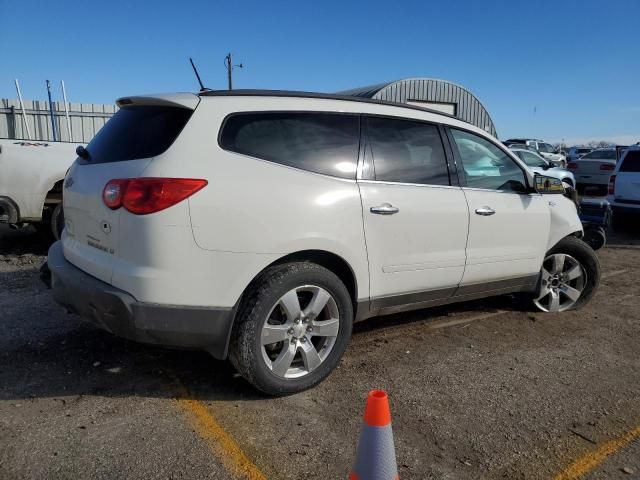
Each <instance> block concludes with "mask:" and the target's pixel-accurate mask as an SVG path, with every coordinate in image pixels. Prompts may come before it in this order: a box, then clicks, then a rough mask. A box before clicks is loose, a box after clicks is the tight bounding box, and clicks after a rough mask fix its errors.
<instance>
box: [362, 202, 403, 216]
mask: <svg viewBox="0 0 640 480" xmlns="http://www.w3.org/2000/svg"><path fill="white" fill-rule="evenodd" d="M369 211H370V212H371V213H377V214H378V215H393V214H394V213H398V212H399V211H400V209H399V208H398V207H394V206H393V205H391V204H390V203H383V204H382V205H378V206H377V207H371V208H370V209H369Z"/></svg>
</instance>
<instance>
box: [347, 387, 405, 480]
mask: <svg viewBox="0 0 640 480" xmlns="http://www.w3.org/2000/svg"><path fill="white" fill-rule="evenodd" d="M397 479H398V466H397V465H396V451H395V447H394V446H393V432H392V430H391V412H390V411H389V399H388V398H387V394H386V393H385V392H383V391H382V390H372V391H370V392H369V396H368V397H367V406H366V408H365V410H364V424H363V425H362V431H361V432H360V440H359V442H358V451H357V453H356V464H355V466H354V468H353V471H352V472H351V474H350V475H349V480H397Z"/></svg>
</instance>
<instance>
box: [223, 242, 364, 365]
mask: <svg viewBox="0 0 640 480" xmlns="http://www.w3.org/2000/svg"><path fill="white" fill-rule="evenodd" d="M291 262H311V263H315V264H317V265H320V266H321V267H324V268H326V269H327V270H329V271H330V272H333V273H334V274H335V275H336V276H337V277H338V278H339V279H340V280H341V281H342V282H343V283H344V285H345V287H347V290H348V291H349V296H350V298H351V302H352V306H353V313H354V318H355V316H356V315H357V307H358V301H357V299H358V280H357V278H356V274H355V272H354V270H353V268H352V267H351V265H350V264H349V263H348V262H347V261H346V260H345V259H344V258H342V257H341V256H340V255H337V254H336V253H333V252H329V251H327V250H313V249H310V250H300V251H297V252H293V253H289V254H287V255H284V256H282V257H280V258H278V259H277V260H274V261H273V262H271V263H270V264H269V265H267V266H266V267H264V268H263V269H262V270H260V272H258V273H257V274H256V275H255V276H254V277H253V279H252V280H251V281H250V282H249V283H248V284H247V286H246V287H245V289H244V290H243V291H242V294H241V295H240V298H239V299H238V301H237V302H236V304H235V306H234V307H233V318H232V320H231V322H230V326H229V332H228V337H227V342H226V347H225V351H224V355H223V356H222V358H226V357H227V355H228V352H229V343H230V341H231V335H232V334H233V331H234V330H235V327H236V325H237V323H238V313H239V312H240V311H241V310H242V303H243V302H244V300H245V299H246V297H247V294H248V293H249V292H250V291H251V288H252V287H253V285H254V284H255V283H256V281H257V280H258V279H260V277H261V276H262V275H263V274H264V272H265V271H267V270H268V269H269V268H271V267H273V266H275V265H282V264H284V263H291ZM217 358H220V357H217Z"/></svg>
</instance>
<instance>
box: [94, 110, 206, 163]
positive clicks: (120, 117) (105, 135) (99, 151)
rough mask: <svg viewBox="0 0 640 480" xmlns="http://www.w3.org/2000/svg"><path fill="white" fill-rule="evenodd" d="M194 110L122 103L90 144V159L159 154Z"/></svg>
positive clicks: (115, 159) (102, 159) (113, 159)
mask: <svg viewBox="0 0 640 480" xmlns="http://www.w3.org/2000/svg"><path fill="white" fill-rule="evenodd" d="M192 113H193V111H192V110H189V109H186V108H180V107H166V106H155V105H154V106H151V105H141V106H128V107H123V108H121V109H120V110H118V112H116V114H115V115H114V116H113V117H112V118H111V119H110V120H109V121H108V122H107V123H106V124H105V125H104V127H102V128H101V129H100V130H99V131H98V133H97V134H96V136H95V137H94V138H93V140H91V142H90V143H89V145H87V150H88V151H89V163H108V162H121V161H124V160H137V159H140V158H149V157H155V156H157V155H160V154H161V153H163V152H165V151H166V150H167V149H168V148H169V147H170V146H171V144H172V143H173V142H174V141H175V139H176V138H177V137H178V135H179V134H180V132H181V131H182V129H183V128H184V126H185V125H186V124H187V122H188V121H189V117H191V114H192Z"/></svg>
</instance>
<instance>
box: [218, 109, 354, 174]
mask: <svg viewBox="0 0 640 480" xmlns="http://www.w3.org/2000/svg"><path fill="white" fill-rule="evenodd" d="M261 113H323V114H332V115H348V116H352V117H355V116H357V117H358V151H357V153H356V156H355V160H356V174H355V176H354V177H353V178H346V177H339V176H337V175H330V174H328V173H320V172H314V171H313V170H306V169H304V168H300V167H296V166H294V165H287V164H285V163H278V162H274V161H272V160H268V159H266V158H262V157H256V156H254V155H250V154H248V153H246V152H238V151H235V150H229V149H227V148H224V147H223V146H222V132H223V131H224V128H225V126H226V125H227V122H228V121H229V119H230V118H232V117H236V116H240V115H257V114H261ZM362 138H363V137H362V114H361V113H359V112H336V111H335V110H293V109H285V110H271V109H269V110H241V111H236V112H231V113H229V114H227V115H225V117H224V118H223V119H222V122H221V123H220V128H219V129H218V137H217V140H216V141H217V143H218V147H219V148H220V149H221V150H224V151H225V152H229V153H234V154H236V155H243V156H245V157H248V158H251V159H254V160H259V161H261V162H268V163H270V164H272V165H279V166H281V167H285V168H293V169H294V170H298V171H300V172H305V173H312V174H314V175H322V176H323V177H328V178H334V179H337V180H345V181H347V182H356V181H357V179H358V173H359V171H360V170H359V168H360V157H361V155H362Z"/></svg>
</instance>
